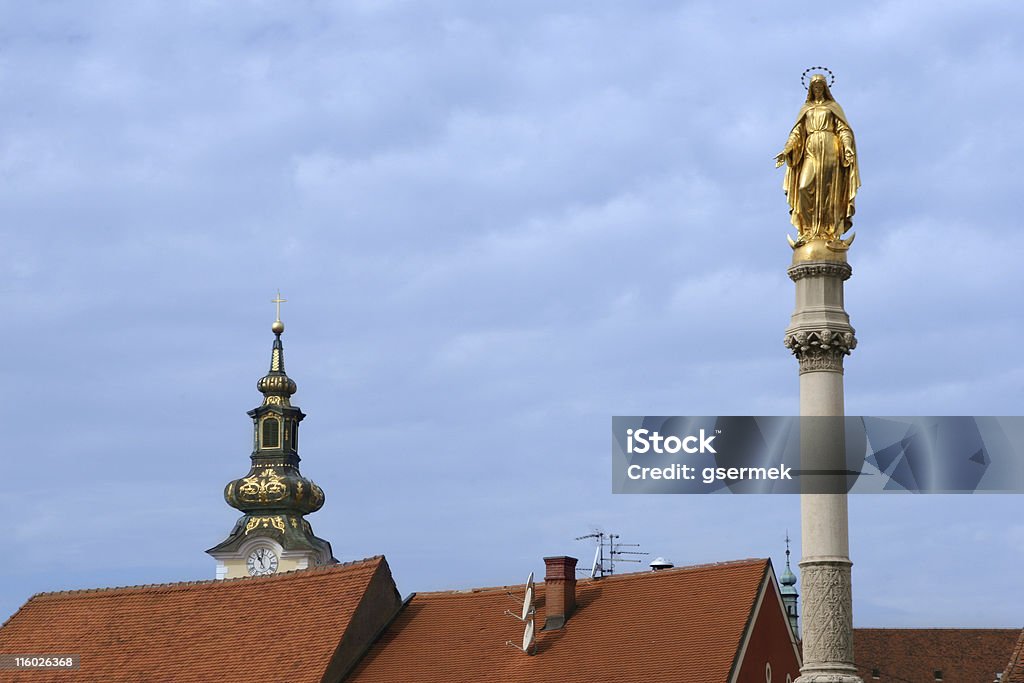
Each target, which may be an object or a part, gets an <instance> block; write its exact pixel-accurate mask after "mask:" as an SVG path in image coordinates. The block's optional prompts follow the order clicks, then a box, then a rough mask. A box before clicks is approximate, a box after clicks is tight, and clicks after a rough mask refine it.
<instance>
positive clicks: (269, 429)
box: [260, 417, 281, 448]
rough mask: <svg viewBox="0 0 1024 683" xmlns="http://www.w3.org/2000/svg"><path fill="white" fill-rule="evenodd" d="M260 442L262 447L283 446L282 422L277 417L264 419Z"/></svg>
mask: <svg viewBox="0 0 1024 683" xmlns="http://www.w3.org/2000/svg"><path fill="white" fill-rule="evenodd" d="M261 427H262V434H261V435H260V436H261V439H260V442H261V446H260V447H261V448H280V447H281V422H280V421H279V420H278V419H277V418H276V417H268V418H266V419H265V420H263V424H262V425H261Z"/></svg>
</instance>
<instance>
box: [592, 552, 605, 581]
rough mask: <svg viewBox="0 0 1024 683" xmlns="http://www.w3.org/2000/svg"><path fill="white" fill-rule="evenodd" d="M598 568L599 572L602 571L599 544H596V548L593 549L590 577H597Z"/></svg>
mask: <svg viewBox="0 0 1024 683" xmlns="http://www.w3.org/2000/svg"><path fill="white" fill-rule="evenodd" d="M598 569H601V573H604V567H602V566H601V546H597V549H596V550H594V564H593V566H592V567H591V568H590V578H592V579H596V578H597V570H598Z"/></svg>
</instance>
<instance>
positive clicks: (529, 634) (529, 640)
mask: <svg viewBox="0 0 1024 683" xmlns="http://www.w3.org/2000/svg"><path fill="white" fill-rule="evenodd" d="M536 639H537V632H536V630H535V629H534V627H533V619H530V620H529V621H528V622H526V630H524V631H523V652H525V653H527V654H529V653H530V648H531V647H533V642H534V641H535V640H536Z"/></svg>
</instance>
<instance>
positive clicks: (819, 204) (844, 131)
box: [775, 74, 860, 251]
mask: <svg viewBox="0 0 1024 683" xmlns="http://www.w3.org/2000/svg"><path fill="white" fill-rule="evenodd" d="M782 164H786V177H785V179H784V180H783V183H782V188H783V190H785V192H786V200H787V201H788V202H789V214H790V220H791V221H792V223H793V225H794V226H796V230H797V240H796V242H793V240H792V239H790V244H791V245H792V246H793V248H794V249H795V248H797V247H800V246H803V245H804V244H807V243H808V242H812V241H815V240H822V241H824V242H825V244H826V245H827V246H828V248H829V249H831V250H835V251H839V250H845V249H847V248H848V247H849V246H850V243H851V242H853V237H852V236H851V237H850V238H849V239H847V240H844V239H843V235H844V234H845V233H846V231H847V230H849V229H850V226H851V225H852V224H853V220H852V218H853V211H854V207H853V200H854V197H856V196H857V188H859V187H860V173H859V172H858V171H857V148H856V145H855V144H854V140H853V130H851V129H850V124H849V122H848V121H847V120H846V114H844V113H843V108H842V107H840V106H839V103H838V102H836V101H835V99H834V98H833V97H832V93H831V92H829V89H828V83H827V82H826V80H825V76H824V75H822V74H814V76H812V77H811V83H810V87H808V88H807V101H806V102H805V103H804V106H803V107H801V108H800V113H799V114H798V115H797V117H796V124H795V125H794V126H793V129H792V130H791V131H790V132H789V139H787V140H786V146H785V147H784V148H783V149H782V151H781V152H780V153H779V154H778V156H776V157H775V167H776V168H778V167H779V166H782Z"/></svg>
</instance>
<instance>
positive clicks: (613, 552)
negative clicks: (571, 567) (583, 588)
mask: <svg viewBox="0 0 1024 683" xmlns="http://www.w3.org/2000/svg"><path fill="white" fill-rule="evenodd" d="M588 538H593V539H595V540H596V541H597V547H596V548H595V549H594V563H593V565H592V566H591V568H590V578H592V579H600V578H604V577H605V576H612V575H614V574H615V563H616V561H618V562H634V563H637V564H639V563H640V562H641V560H640V559H638V558H633V557H625V556H626V555H650V553H645V552H641V551H639V550H622V548H639V547H640V544H639V543H620V542H619V538H620V536H619V534H606V533H604V532H603V531H595V532H594V533H592V534H587V535H586V536H577V537H576V540H577V541H585V540H586V539H588ZM606 560H607V562H606ZM576 571H586V570H585V569H577V570H576Z"/></svg>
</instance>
